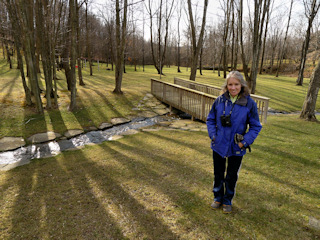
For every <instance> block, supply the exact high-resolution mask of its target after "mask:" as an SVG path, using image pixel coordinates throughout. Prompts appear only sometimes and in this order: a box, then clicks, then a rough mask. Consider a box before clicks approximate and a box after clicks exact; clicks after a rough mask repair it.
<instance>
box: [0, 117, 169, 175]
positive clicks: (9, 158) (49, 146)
mask: <svg viewBox="0 0 320 240" xmlns="http://www.w3.org/2000/svg"><path fill="white" fill-rule="evenodd" d="M161 121H168V118H165V117H163V116H156V117H152V118H142V117H139V118H135V119H133V120H131V121H130V122H129V123H125V124H121V125H116V126H113V127H111V128H107V129H105V130H96V131H91V132H87V133H83V134H80V135H77V136H75V137H72V138H70V139H63V140H54V141H50V142H46V143H39V144H32V145H29V146H24V147H20V148H18V149H15V150H12V151H6V152H1V153H0V170H9V169H12V168H14V167H17V166H21V165H24V164H28V163H30V160H32V159H37V158H45V157H51V156H55V155H57V154H59V153H61V152H62V151H66V150H71V149H76V148H79V147H82V146H85V145H88V144H92V143H94V144H97V143H101V142H104V141H110V140H113V139H112V138H113V137H114V136H116V135H121V134H125V132H128V131H129V130H131V131H133V130H137V129H140V128H143V127H147V126H152V125H155V124H157V123H159V122H161Z"/></svg>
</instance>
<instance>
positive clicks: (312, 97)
mask: <svg viewBox="0 0 320 240" xmlns="http://www.w3.org/2000/svg"><path fill="white" fill-rule="evenodd" d="M319 88H320V61H319V62H318V65H317V66H316V68H315V69H314V71H313V73H312V75H311V78H310V83H309V88H308V92H307V95H306V98H305V100H304V103H303V106H302V111H301V114H300V118H303V119H306V120H309V121H316V120H317V118H316V116H315V109H316V103H317V97H318V93H319Z"/></svg>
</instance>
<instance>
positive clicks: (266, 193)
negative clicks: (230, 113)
mask: <svg viewBox="0 0 320 240" xmlns="http://www.w3.org/2000/svg"><path fill="white" fill-rule="evenodd" d="M105 68H106V66H105V65H103V66H102V67H101V66H100V71H98V70H97V66H96V67H95V69H94V76H92V77H89V76H88V72H87V71H88V69H86V70H85V71H84V77H85V78H84V81H85V83H86V86H85V87H80V86H78V99H77V103H78V107H79V108H78V109H77V111H75V112H73V113H71V112H69V111H67V106H68V104H69V94H68V92H67V91H66V84H65V80H63V79H64V76H63V74H62V73H61V72H59V78H61V79H62V80H59V81H58V86H59V93H58V94H59V96H60V98H59V102H60V106H59V109H56V110H51V111H45V114H44V115H43V116H39V115H37V114H36V113H35V112H34V110H33V109H28V108H25V107H24V95H23V91H22V86H21V85H22V84H21V80H20V78H19V72H18V71H17V70H11V71H8V70H7V65H6V64H5V62H4V61H3V60H1V61H0V85H1V88H0V102H1V105H0V110H1V116H0V118H1V119H0V137H3V136H23V137H25V138H27V137H29V136H30V135H32V134H34V133H37V132H44V131H48V130H54V131H55V132H58V133H64V132H65V131H66V130H68V129H73V128H84V129H86V128H89V127H90V126H99V125H100V123H102V122H106V121H109V120H110V119H111V118H112V117H127V116H130V115H132V114H135V113H134V112H133V111H132V108H133V107H135V106H137V104H138V103H139V101H140V100H141V99H142V98H143V97H144V96H145V94H146V93H147V92H150V78H151V77H154V78H159V76H158V75H157V74H156V71H155V70H154V69H153V67H151V66H148V67H146V71H145V72H142V69H141V68H140V69H138V72H134V71H133V68H132V67H127V74H125V77H124V80H123V91H124V95H121V96H118V95H115V94H112V90H113V88H114V76H113V72H111V71H107V70H105ZM182 71H183V73H181V74H177V73H176V68H175V67H171V68H166V69H165V74H166V75H165V76H162V79H163V80H164V81H170V82H172V81H173V77H174V76H177V75H178V76H180V77H181V78H186V79H188V77H189V72H187V71H186V69H185V68H182ZM198 77H199V78H198V79H197V81H200V82H204V83H209V84H212V85H217V86H221V84H222V82H223V79H222V78H221V77H220V78H219V77H217V73H211V72H210V71H204V75H203V76H201V77H200V76H199V75H198ZM306 82H307V81H306ZM257 89H258V92H257V94H259V95H263V96H266V97H270V98H271V103H270V106H271V107H272V108H273V109H277V110H283V111H299V110H300V109H301V106H302V103H303V100H304V96H305V92H306V89H307V84H304V86H303V87H297V86H295V79H294V78H290V77H279V78H278V79H277V78H274V77H271V76H268V75H262V76H259V78H258V82H257ZM318 103H319V100H318ZM317 109H318V111H319V104H318V108H317ZM302 126H303V127H302ZM319 132H320V124H317V123H311V122H306V121H304V120H300V119H298V115H283V116H272V115H271V116H268V124H266V125H264V126H263V129H262V132H261V134H260V135H259V137H258V139H257V140H256V142H255V143H254V145H253V146H252V149H253V152H252V153H248V154H247V155H246V156H245V158H244V161H243V165H242V169H241V172H240V177H239V181H238V185H237V195H236V197H235V200H234V213H233V214H231V215H224V214H223V213H222V211H213V210H211V209H210V208H209V205H210V203H211V201H212V193H211V189H212V180H213V177H212V156H211V154H212V153H211V150H210V147H209V144H210V143H209V139H208V137H207V133H206V132H186V131H164V130H161V131H158V132H140V133H138V134H136V135H131V136H125V137H124V138H122V139H120V140H118V141H115V142H104V143H102V144H99V145H95V146H86V147H85V148H83V149H81V150H77V151H67V152H63V153H61V154H59V155H58V156H56V157H51V158H46V159H39V160H33V161H32V162H31V163H30V164H28V165H25V166H21V167H18V168H15V169H13V170H10V171H8V172H0V195H1V198H0V239H51V238H53V239H319V238H320V230H319V229H317V228H315V227H313V226H312V225H310V224H309V221H312V219H317V221H318V224H319V221H320V217H319V216H320V200H319V199H320V183H319V164H320V158H319V156H320V146H319V134H318V133H319Z"/></svg>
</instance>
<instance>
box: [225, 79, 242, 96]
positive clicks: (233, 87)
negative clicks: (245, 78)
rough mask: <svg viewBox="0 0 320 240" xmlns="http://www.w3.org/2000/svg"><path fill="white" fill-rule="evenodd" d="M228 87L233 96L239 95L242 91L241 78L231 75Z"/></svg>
mask: <svg viewBox="0 0 320 240" xmlns="http://www.w3.org/2000/svg"><path fill="white" fill-rule="evenodd" d="M227 89H228V91H229V93H230V95H231V96H232V97H235V96H237V95H238V94H239V93H240V91H241V83H240V80H238V79H236V78H234V77H231V78H229V79H228V84H227Z"/></svg>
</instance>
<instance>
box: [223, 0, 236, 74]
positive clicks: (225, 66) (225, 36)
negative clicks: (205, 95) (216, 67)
mask: <svg viewBox="0 0 320 240" xmlns="http://www.w3.org/2000/svg"><path fill="white" fill-rule="evenodd" d="M220 4H221V5H223V4H224V5H223V6H222V9H223V11H224V28H223V55H222V56H223V59H222V60H223V77H224V78H226V77H227V70H228V62H227V61H228V60H227V59H228V54H227V45H228V42H227V39H228V34H229V26H230V15H231V10H232V6H233V0H227V1H223V3H221V2H220Z"/></svg>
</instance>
